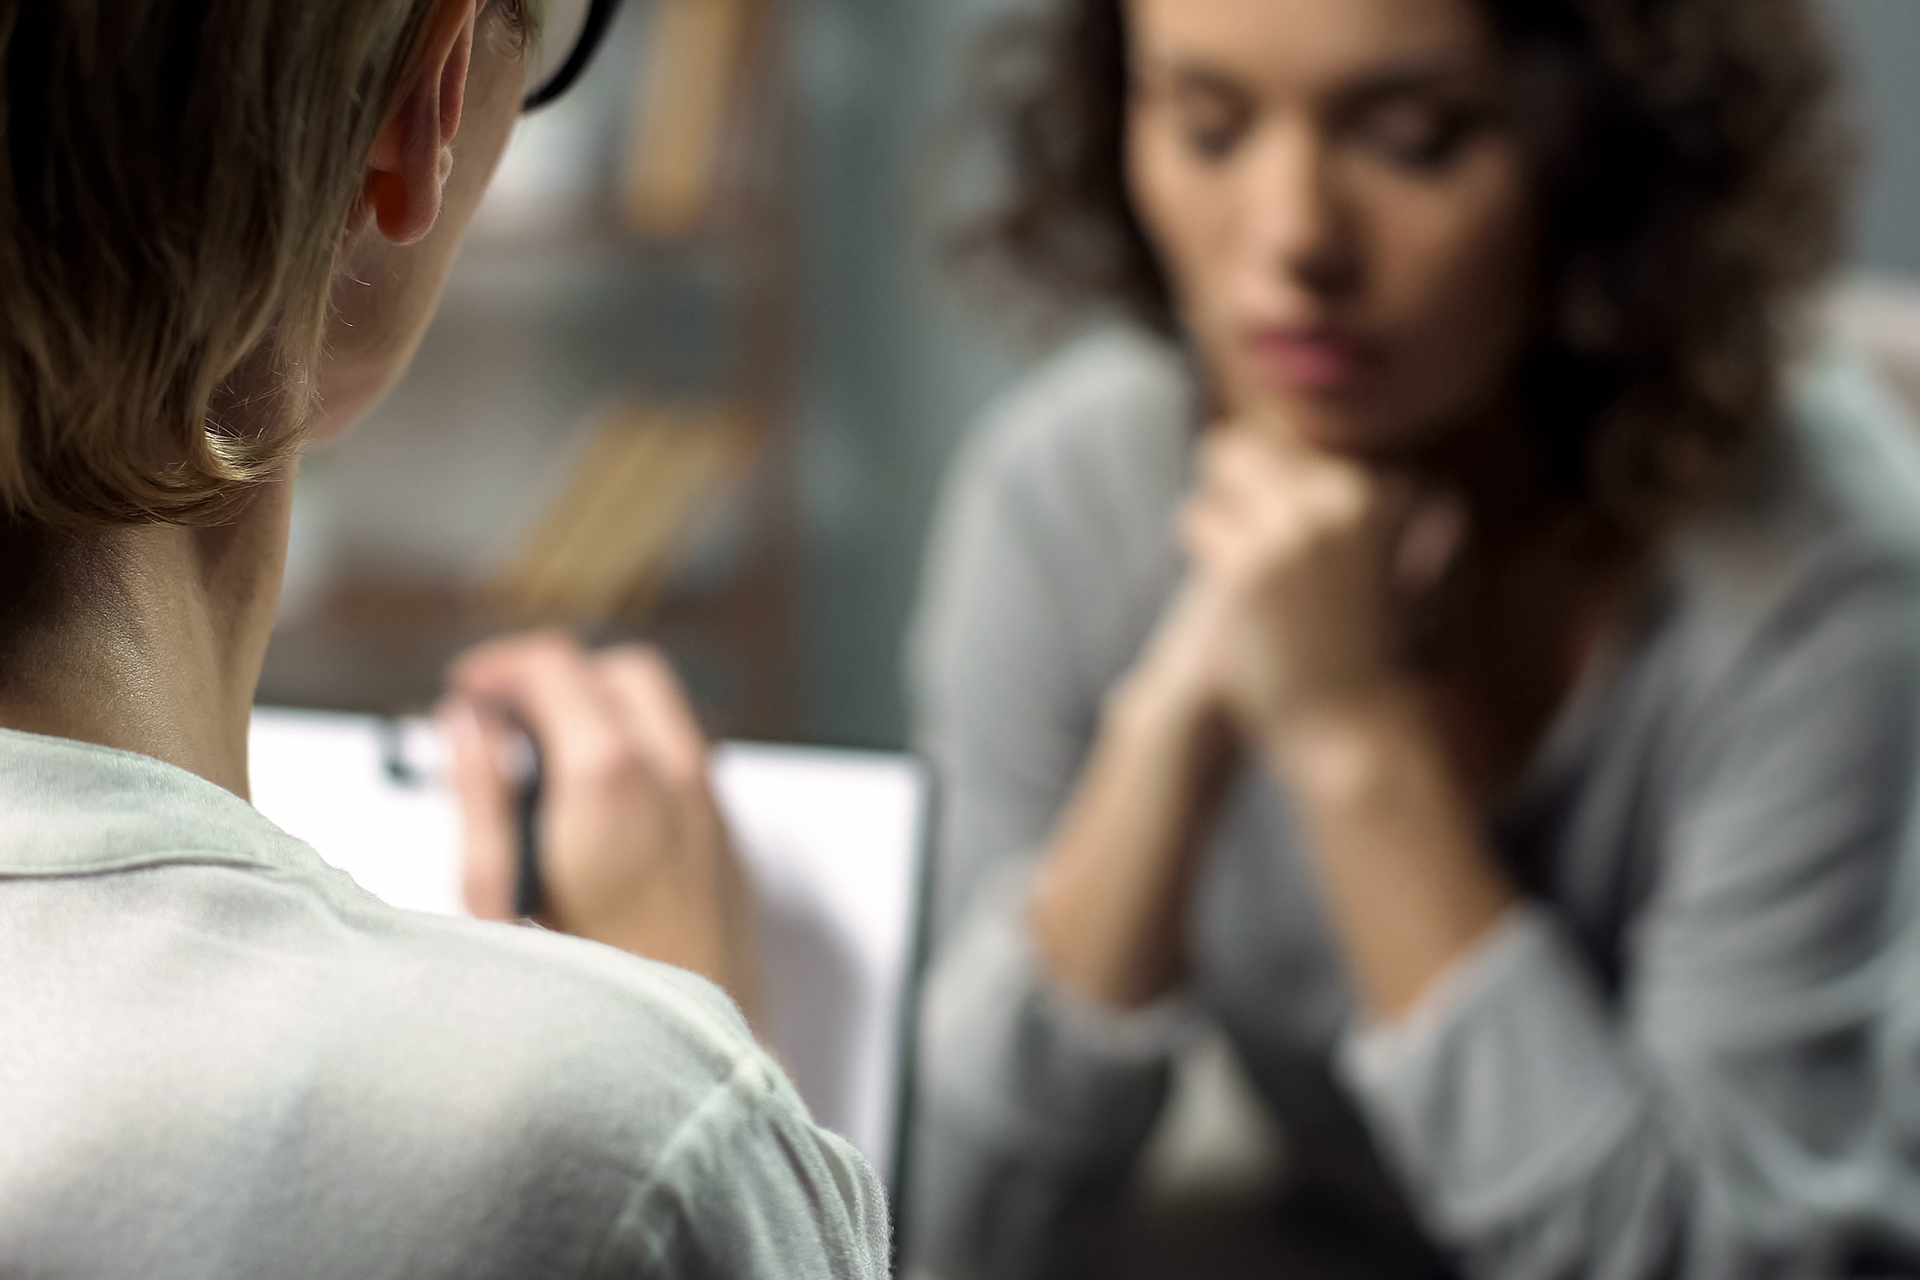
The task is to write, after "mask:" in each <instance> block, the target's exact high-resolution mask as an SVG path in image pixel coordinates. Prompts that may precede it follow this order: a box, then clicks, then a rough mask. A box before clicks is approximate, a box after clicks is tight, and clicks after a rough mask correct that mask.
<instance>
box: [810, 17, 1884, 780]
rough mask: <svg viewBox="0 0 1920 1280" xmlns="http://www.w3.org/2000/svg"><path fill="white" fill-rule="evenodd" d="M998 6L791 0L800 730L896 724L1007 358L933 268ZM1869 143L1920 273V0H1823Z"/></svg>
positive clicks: (820, 733)
mask: <svg viewBox="0 0 1920 1280" xmlns="http://www.w3.org/2000/svg"><path fill="white" fill-rule="evenodd" d="M1009 2H1010V0H797V7H798V13H797V19H796V20H797V21H798V23H799V31H798V36H799V39H798V41H797V45H796V47H797V50H798V52H797V56H798V58H799V62H800V66H799V73H800V79H801V83H802V84H803V86H804V88H805V97H806V102H807V113H808V119H807V131H806V132H807V145H808V147H809V149H810V150H809V154H808V155H807V157H806V160H805V167H806V169H807V171H808V173H809V183H810V190H809V193H808V207H809V220H808V232H807V234H808V241H809V242H808V253H809V258H810V261H811V263H812V278H811V279H810V281H809V282H808V283H809V286H810V291H811V300H810V308H811V311H810V315H809V329H810V340H811V342H812V348H811V350H810V352H809V353H808V370H809V375H808V389H807V397H806V408H805V412H804V418H803V422H802V423H801V452H802V458H803V475H804V477H805V488H806V505H807V510H808V514H809V518H810V523H811V528H812V543H811V546H810V549H809V555H810V569H809V591H808V600H809V609H810V617H809V635H810V690H809V693H810V698H809V701H810V708H809V721H810V723H809V729H810V730H811V735H812V736H814V737H817V738H819V739H820V740H822V741H828V742H840V743H848V744H863V745H891V744H895V743H898V742H900V741H901V740H902V739H903V736H904V733H905V713H904V709H903V704H902V698H901V689H900V679H899V652H900V644H901V636H902V628H903V626H904V623H905V620H906V617H907V615H908V611H909V608H910V605H911V600H912V593H913V588H914V581H915V576H916V573H917V569H918V564H919V556H920V550H921V544H922V540H923V537H924V534H925V530H926V525H927V519H928V516H929V515H930V513H931V508H932V503H933V499H934V496H935V494H936V492H937V489H938V484H939V480H940V475H941V472H942V470H943V468H944V466H945V463H946V461H947V459H948V457H949V456H950V454H951V451H952V448H953V446H954V445H955V443H956V442H957V440H958V439H959V437H960V436H961V435H962V434H963V433H964V431H965V428H966V426H967V424H968V423H969V422H970V421H971V420H972V419H973V418H974V417H975V416H976V415H977V414H978V412H979V411H980V409H981V408H982V407H983V406H984V405H985V404H986V403H987V401H988V400H990V399H991V397H992V396H993V395H994V394H995V393H996V392H997V391H999V390H1000V389H1001V388H1003V387H1004V386H1005V385H1006V384H1007V383H1008V382H1009V381H1011V380H1012V379H1013V378H1014V377H1015V376H1017V373H1018V371H1019V369H1020V367H1021V366H1022V363H1023V355H1024V354H1026V353H1023V351H1022V348H1021V344H1020V343H1019V342H1018V341H1017V331H1016V332H1015V333H1014V334H1009V332H1008V330H1007V326H1006V325H1005V324H1004V323H1003V322H1002V323H999V324H996V323H994V322H995V321H996V320H997V319H998V318H997V317H992V316H989V315H987V314H986V313H985V312H984V311H983V309H982V308H981V307H980V306H979V305H978V304H977V303H973V302H970V301H969V300H968V299H966V298H965V297H963V296H960V295H959V294H958V293H957V291H955V290H954V289H953V288H951V287H950V284H949V282H947V281H945V280H943V279H942V278H941V275H940V273H939V271H938V269H937V267H935V266H934V265H933V262H932V259H933V258H934V257H935V253H934V246H935V242H936V238H937V237H936V230H937V220H936V218H935V217H933V216H932V214H931V212H930V209H929V204H930V195H929V190H930V187H931V186H932V185H933V184H932V177H933V174H934V173H935V171H937V170H938V168H939V167H940V164H939V157H938V155H937V154H936V150H937V148H938V146H939V144H940V140H941V137H942V131H943V129H946V128H947V127H948V126H950V125H951V120H952V117H951V109H952V106H953V103H954V101H955V96H956V93H957V88H958V85H959V82H960V77H961V74H962V71H963V67H964V62H965V53H966V49H967V47H968V45H969V44H970V42H971V40H972V39H973V33H974V32H976V31H977V30H978V28H979V25H980V22H981V20H982V18H983V16H985V15H987V14H989V13H992V12H994V11H997V10H999V9H1002V8H1004V7H1005V5H1006V4H1007V3H1009ZM1820 2H1821V3H1823V4H1825V5H1826V6H1827V7H1828V8H1830V9H1831V10H1832V12H1833V15H1834V18H1835V20H1836V26H1837V28H1838V30H1839V32H1840V35H1841V37H1842V41H1843V45H1844V48H1845V50H1846V53H1847V56H1848V58H1849V59H1850V62H1851V64H1852V66H1853V68H1854V70H1855V72H1856V84H1857V87H1858V96H1859V100H1860V108H1859V114H1860V115H1861V117H1862V119H1863V120H1864V122H1865V124H1866V126H1867V128H1868V132H1869V134H1870V139H1871V141H1872V143H1873V146H1874V151H1873V157H1872V161H1871V163H1870V165H1869V168H1868V173H1867V174H1866V182H1865V190H1864V198H1863V203H1862V210H1861V215H1860V221H1859V230H1858V235H1857V250H1856V253H1855V257H1856V260H1857V262H1858V263H1859V264H1860V265H1861V266H1862V267H1864V268H1867V269H1872V270H1876V271H1889V270H1891V271H1904V272H1910V273H1914V274H1916V275H1920V138H1917V137H1916V135H1917V134H1920V0H1820Z"/></svg>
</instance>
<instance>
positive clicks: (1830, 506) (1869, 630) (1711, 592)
mask: <svg viewBox="0 0 1920 1280" xmlns="http://www.w3.org/2000/svg"><path fill="white" fill-rule="evenodd" d="M1790 410H1791V412H1790V415H1789V419H1788V422H1787V423H1786V426H1785V429H1784V430H1783V431H1781V432H1780V433H1779V434H1778V437H1777V439H1776V440H1775V442H1774V445H1775V447H1774V448H1773V449H1772V450H1771V452H1770V453H1769V455H1768V456H1766V457H1764V458H1761V459H1756V460H1755V462H1754V464H1753V466H1752V467H1751V468H1750V471H1749V473H1748V474H1747V475H1746V476H1744V477H1743V478H1742V482H1741V483H1740V484H1739V485H1737V486H1736V487H1735V489H1734V490H1733V491H1732V492H1730V493H1729V494H1728V495H1727V496H1726V498H1725V499H1723V500H1722V501H1721V502H1719V503H1717V504H1716V505H1715V506H1714V507H1712V508H1711V509H1709V510H1707V511H1705V512H1702V513H1701V514H1700V515H1699V516H1698V517H1697V518H1695V519H1694V520H1693V521H1691V522H1690V523H1689V524H1688V525H1687V526H1686V527H1685V528H1683V529H1682V530H1681V531H1680V532H1679V534H1678V535H1677V536H1676V537H1675V539H1674V541H1673V544H1672V546H1671V548H1670V553H1669V556H1668V565H1669V570H1670V573H1671V577H1672V582H1673V585H1674V587H1675V590H1676V594H1677V596H1678V598H1679V606H1680V607H1679V610H1678V619H1679V622H1680V626H1681V630H1682V631H1683V632H1684V633H1685V636H1684V638H1685V641H1686V648H1687V650H1688V655H1687V656H1688V659H1689V663H1690V667H1691V670H1690V673H1689V680H1688V684H1689V685H1690V687H1691V688H1692V689H1694V690H1696V691H1698V694H1699V696H1701V697H1703V698H1704V697H1705V696H1707V695H1708V694H1709V693H1710V692H1711V691H1713V690H1716V689H1718V690H1723V691H1737V690H1739V689H1743V688H1747V689H1750V688H1751V687H1752V685H1753V683H1754V682H1755V681H1764V682H1769V683H1777V682H1779V681H1781V680H1783V679H1789V678H1793V679H1798V680H1802V681H1808V680H1810V681H1815V682H1819V681H1824V680H1829V679H1838V680H1843V681H1850V682H1852V683H1856V684H1857V683H1860V682H1863V681H1864V682H1873V681H1882V682H1885V681H1892V680H1897V681H1899V682H1900V683H1901V684H1902V685H1903V686H1905V685H1906V684H1909V683H1910V682H1911V680H1912V677H1913V668H1914V667H1915V666H1916V665H1920V434H1917V433H1916V430H1915V428H1914V426H1913V424H1912V423H1911V422H1909V421H1908V420H1907V418H1906V417H1905V415H1904V413H1903V411H1902V410H1900V409H1899V408H1898V407H1897V406H1895V404H1894V403H1893V401H1892V400H1891V398H1890V397H1889V396H1887V395H1886V394H1885V392H1884V391H1882V390H1881V389H1880V388H1879V387H1878V385H1877V384H1876V383H1875V382H1874V381H1873V378H1872V375H1871V374H1870V373H1868V372H1867V371H1866V370H1865V369H1864V368H1862V367H1860V366H1859V365H1857V364H1855V363H1854V362H1852V361H1850V360H1848V359H1847V358H1846V357H1845V356H1844V355H1842V354H1840V353H1831V352H1830V353H1828V354H1827V355H1825V356H1823V358H1822V359H1821V360H1820V361H1819V362H1818V363H1816V364H1815V365H1813V366H1811V367H1810V368H1809V369H1808V370H1807V371H1806V372H1805V373H1804V374H1803V376H1802V377H1801V378H1800V379H1799V380H1798V381H1797V382H1796V384H1795V387H1794V396H1793V400H1792V403H1791V406H1790ZM1743 676H1744V678H1740V677H1743Z"/></svg>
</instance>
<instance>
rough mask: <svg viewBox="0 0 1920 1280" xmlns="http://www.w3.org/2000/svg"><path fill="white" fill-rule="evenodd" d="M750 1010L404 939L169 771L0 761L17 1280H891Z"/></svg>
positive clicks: (538, 945)
mask: <svg viewBox="0 0 1920 1280" xmlns="http://www.w3.org/2000/svg"><path fill="white" fill-rule="evenodd" d="M887 1268H888V1241H887V1211H886V1204H885V1200H884V1196H883V1193H882V1191H881V1188H880V1185H879V1182H878V1180H877V1179H876V1178H875V1177H874V1174H873V1171H872V1170H871V1169H869V1168H868V1167H867V1165H866V1163H865V1161H863V1160H862V1159H861V1158H860V1156H859V1155H858V1154H857V1153H856V1152H855V1151H854V1150H853V1149H852V1148H851V1147H849V1146H847V1144H846V1143H844V1142H842V1141H840V1139H838V1138H836V1137H834V1136H833V1135H832V1134H829V1133H825V1132H822V1131H821V1130H819V1129H817V1128H815V1127H814V1125H813V1124H812V1122H811V1121H810V1120H809V1119H808V1117H807V1112H806V1107H805V1105H804V1104H803V1103H802V1102H801V1101H800V1098H799V1096H798V1095H797V1094H796V1093H794V1091H793V1087H792V1086H791V1085H790V1084H788V1083H787V1080H786V1078H785V1077H784V1076H783V1075H782V1074H781V1072H780V1069H779V1068H778V1067H777V1066H775V1065H774V1063H773V1062H772V1061H771V1060H770V1059H769V1058H768V1057H767V1055H766V1054H764V1053H762V1052H761V1051H760V1049H759V1048H758V1047H757V1046H756V1045H755V1044H754V1042H753V1037H752V1036H751V1035H749V1034H748V1032H747V1028H746V1024H745V1023H744V1022H742V1021H741V1019H740V1015H739V1013H738V1012H737V1011H736V1010H735V1009H734V1007H733V1005H732V1004H731V1003H730V1002H729V1001H728V1000H727V998H726V997H725V996H723V995H722V994H721V993H720V992H719V991H718V990H717V989H715V988H714V987H713V986H711V985H710V984H708V983H706V982H704V981H702V980H701V979H699V978H696V977H694V976H693V975H692V974H689V973H683V972H681V971H679V970H676V969H670V968H668V967H666V966H665V965H658V964H650V963H647V962H646V961H643V960H638V959H636V958H634V957H633V956H630V955H626V954H624V953H622V952H618V951H615V950H613V949H611V948H609V947H602V946H597V945H595V944H593V943H588V942H582V941H580V940H579V939H577V938H569V937H565V936H563V935H560V934H555V933H547V932H544V931H541V930H535V929H518V928H512V927H509V926H506V925H494V924H482V923H479V922H477V921H472V920H456V919H450V918H440V917H434V916H425V915H415V914H411V913H408V912H402V911H396V910H393V909H392V908H390V907H387V906H384V905H382V904H381V903H379V902H377V901H375V900H374V899H373V898H371V897H370V896H368V895H367V894H366V893H364V892H363V891H361V890H360V889H359V888H358V887H357V886H355V885H354V883H353V882H352V881H351V880H349V879H348V878H347V877H346V876H345V875H343V874H342V873H340V872H338V871H335V870H334V869H332V868H331V867H329V866H327V865H326V864H325V863H323V862H322V861H321V860H320V858H319V856H318V855H317V854H315V853H314V852H313V850H312V849H309V848H308V847H307V846H305V845H303V844H301V843H300V842H299V841H297V840H294V839H293V838H292V837H290V836H287V835H284V834H282V833H281V832H280V831H279V830H277V829H276V828H274V827H273V825H272V824H271V823H269V822H267V821H266V819H264V818H262V817H261V816H260V815H259V814H257V813H255V812H254V811H253V809H251V808H250V807H249V806H248V805H247V804H246V802H244V801H242V800H240V799H238V798H237V797H235V796H233V795H231V794H230V793H228V792H226V791H223V790H221V789H220V788H218V787H215V786H213V785H212V784H211V783H208V782H205V781H202V780H201V779H199V778H197V777H194V776H192V775H191V774H188V773H185V772H183V771H182V770H179V769H175V768H173V767H171V766H169V765H165V764H162V763H160V762H159V761H156V760H150V759H147V758H145V757H143V756H137V755H130V754H127V753H125V752H119V751H109V750H106V749H105V748H102V747H92V746H84V745H82V744H80V743H76V742H67V741H63V740H60V739H55V738H43V737H35V736H32V735H29V734H22V733H12V732H7V731H0V1275H6V1276H10V1277H12V1276H18V1277H34V1278H35V1280H60V1278H64V1277H74V1278H75V1280H79V1278H80V1277H86V1280H117V1278H119V1277H125V1278H126V1280H136V1278H137V1280H229V1278H230V1280H260V1278H262V1277H278V1276H301V1277H314V1278H315V1280H320V1278H322V1277H338V1280H380V1278H383V1277H392V1278H393V1280H400V1278H401V1277H424V1278H434V1277H447V1278H449V1280H451V1278H452V1277H461V1278H462V1280H482V1278H484V1277H501V1278H502V1280H508V1278H512V1280H521V1278H524V1277H536V1276H538V1277H574V1276H579V1277H589V1276H591V1277H605V1278H606V1280H613V1278H614V1277H636V1278H637V1277H660V1278H662V1280H667V1278H679V1277H688V1278H692V1277H700V1278H702V1280H707V1278H711V1280H722V1278H724V1280H828V1278H829V1277H833V1278H835V1280H841V1278H844V1280H880V1277H883V1276H885V1275H886V1274H887Z"/></svg>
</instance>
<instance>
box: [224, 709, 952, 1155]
mask: <svg viewBox="0 0 1920 1280" xmlns="http://www.w3.org/2000/svg"><path fill="white" fill-rule="evenodd" d="M443 759H444V752H443V751H442V748H441V745H440V742H439V740H438V736H437V734H436V732H435V730H434V727H433V725H432V724H431V723H430V722H428V721H424V720H406V721H383V720H379V719H376V718H373V717H366V716H348V715H333V714H327V713H320V712H305V711H284V710H269V709H264V708H263V709H261V710H258V711H256V712H255V713H254V720H253V739H252V748H251V753H250V764H251V768H252V781H253V799H254V804H255V805H256V806H257V807H258V808H259V810H260V811H261V812H262V813H263V814H265V815H266V816H267V817H268V818H269V819H271V820H272V821H273V822H274V823H275V824H277V825H278V826H280V827H281V828H282V829H283V830H285V831H287V832H288V833H289V834H291V835H294V836H297V837H299V838H300V839H302V840H304V841H306V842H307V843H308V844H310V845H312V846H313V848H314V849H315V850H316V851H318V853H319V854H320V856H321V857H322V858H325V859H326V860H327V861H328V862H330V863H332V864H333V865H334V866H336V867H339V868H340V869H341V870H343V871H345V872H346V873H347V874H348V875H350V876H352V877H353V878H354V880H356V881H357V882H358V883H359V884H360V886H361V887H362V888H364V889H366V890H367V891H368V892H370V893H372V894H374V895H375V896H377V897H379V898H381V899H382V900H384V901H386V902H388V903H390V904H391V905H393V906H396V907H401V908H404V909H408V910H416V911H431V912H441V913H447V914H460V913H462V911H463V908H462V905H461V895H460V848H461V845H460V841H461V833H460V817H459V813H458V810H457V808H456V806H455V804H454V801H453V798H452V796H451V795H450V794H449V793H448V791H447V789H446V788H445V786H444V785H443V783H442V782H441V781H440V778H441V762H442V760H443ZM396 766H397V767H396ZM713 771H714V788H715V793H716V795H717V796H718V797H719V801H720V807H721V810H722V812H723V813H724V814H725V816H726V819H727V823H728V827H729V829H730V831H731V832H732V835H733V840H734V844H735V847H736V848H737V849H738V851H739V853H740V857H741V862H742V865H743V866H744V868H745V870H746V872H747V874H748V876H749V878H750V879H751V880H752V881H753V884H754V888H755V895H756V900H757V902H758V905H759V914H760V926H761V928H760V943H761V948H760V955H761V963H762V974H761V992H762V996H763V999H764V1002H765V1005H766V1023H767V1025H766V1027H765V1029H764V1030H765V1035H766V1038H767V1040H768V1042H769V1047H770V1048H772V1050H773V1051H774V1053H775V1054H777V1055H778V1056H779V1058H780V1059H781V1061H782V1062H783V1063H784V1064H785V1065H786V1067H787V1069H788V1071H789V1072H790V1073H791V1074H792V1076H793V1080H794V1084H795V1085H796V1086H797V1087H798V1089H799V1091H800V1095H801V1096H802V1097H803V1098H805V1099H806V1101H807V1105H808V1106H809V1107H810V1108H811V1109H812V1111H813V1115H814V1118H815V1119H816V1120H817V1121H818V1122H819V1123H821V1124H822V1125H824V1126H825V1127H827V1128H829V1129H832V1130H834V1131H835V1132H837V1133H839V1134H841V1135H842V1136H843V1137H845V1138H847V1139H848V1140H849V1141H850V1142H852V1143H853V1144H854V1146H856V1147H858V1148H859V1149H860V1151H861V1152H862V1153H863V1154H864V1155H865V1156H866V1157H867V1158H868V1159H869V1160H870V1161H872V1162H873V1164H874V1166H875V1167H876V1168H877V1169H879V1170H881V1171H882V1173H883V1174H885V1175H887V1176H888V1177H889V1179H890V1180H891V1179H892V1174H893V1172H894V1170H895V1168H896V1165H897V1163H898V1161H897V1156H898V1154H899V1152H898V1148H899V1143H900V1141H901V1128H902V1125H901V1117H902V1116H903V1114H904V1109H903V1102H904V1100H905V1089H906V1085H905V1081H904V1075H905V1070H904V1062H905V1059H906V1050H907V1044H906V1041H907V1037H908V1015H907V1010H908V1002H909V1000H910V998H911V987H912V976H913V969H914V965H915V962H916V956H917V952H918V949H919V943H920V930H921V928H922V910H921V903H922V900H923V896H924V895H923V880H922V877H923V875H924V867H923V865H922V864H923V858H922V849H923V844H924V834H925V830H926V824H927V821H928V807H929V788H928V783H927V778H926V774H925V772H924V770H922V769H921V767H920V766H919V765H918V764H917V763H916V762H915V761H913V760H912V759H910V758H908V757H904V756H894V755H884V754H869V753H860V752H845V751H831V750H823V749H818V748H807V747H778V746H761V745H753V744H746V743H726V744H722V745H721V746H719V747H718V748H716V749H715V752H714V761H713Z"/></svg>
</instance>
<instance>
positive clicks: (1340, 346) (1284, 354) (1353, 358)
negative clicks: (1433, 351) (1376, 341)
mask: <svg viewBox="0 0 1920 1280" xmlns="http://www.w3.org/2000/svg"><path fill="white" fill-rule="evenodd" d="M1247 351H1248V354H1249V355H1250V356H1251V357H1252V358H1253V362H1254V365H1255V367H1256V368H1257V369H1258V370H1259V372H1260V373H1261V375H1262V376H1263V377H1265V378H1266V380H1267V381H1268V382H1269V383H1271V384H1273V386H1274V387H1275V389H1277V390H1283V391H1295V392H1305V393H1308V394H1315V393H1317V394H1322V395H1325V394H1331V393H1337V392H1342V391H1352V390H1354V389H1356V388H1357V387H1358V386H1359V385H1360V384H1361V383H1362V382H1364V381H1365V380H1366V378H1367V375H1368V374H1370V373H1371V372H1372V371H1373V369H1374V367H1375V366H1376V365H1377V364H1378V363H1379V351H1378V349H1377V348H1375V347H1374V346H1373V344H1371V343H1369V342H1367V341H1365V340H1364V339H1361V338H1358V337H1356V336H1354V335H1352V334H1348V333H1343V332H1341V331H1339V330H1335V329H1326V328H1284V327H1273V328H1264V329H1256V330H1253V331H1252V332H1251V333H1250V334H1249V335H1248V337H1247Z"/></svg>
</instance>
